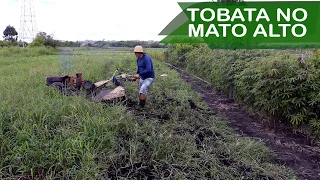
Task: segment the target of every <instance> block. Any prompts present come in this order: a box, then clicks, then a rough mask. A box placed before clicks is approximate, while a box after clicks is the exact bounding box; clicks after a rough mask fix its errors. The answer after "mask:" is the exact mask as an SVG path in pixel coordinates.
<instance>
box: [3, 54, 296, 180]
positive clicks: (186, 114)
mask: <svg viewBox="0 0 320 180" xmlns="http://www.w3.org/2000/svg"><path fill="white" fill-rule="evenodd" d="M150 54H154V53H152V52H150ZM156 54H157V53H156ZM158 54H159V57H160V56H161V55H160V54H161V52H158ZM154 67H155V68H156V72H157V75H156V76H157V77H156V81H155V84H154V85H153V86H152V89H151V90H150V91H149V95H148V97H149V101H148V102H147V105H146V109H145V110H144V111H135V110H133V108H132V105H134V104H135V103H136V101H137V82H128V83H126V84H125V87H126V91H127V96H128V99H129V101H128V103H127V104H126V105H122V104H116V105H113V106H108V105H105V104H97V103H92V102H90V101H88V99H86V98H85V97H81V96H74V97H66V96H62V95H60V94H59V93H58V92H56V91H54V90H53V89H49V88H48V87H46V85H45V77H46V76H51V75H61V74H62V73H64V74H72V75H75V73H76V72H82V73H83V78H84V79H87V80H92V81H94V82H96V81H99V80H102V79H109V78H110V77H111V76H112V74H113V72H114V70H115V69H116V68H119V69H124V70H127V69H130V70H129V71H130V72H129V73H131V74H133V73H134V72H135V71H136V64H135V57H134V55H133V53H132V52H125V51H121V52H116V51H103V52H102V51H99V52H89V51H85V50H83V51H81V52H77V54H75V55H74V56H73V54H71V53H70V52H68V53H63V52H62V53H60V55H51V54H49V55H43V54H42V55H41V54H37V55H36V54H34V56H30V57H26V56H16V57H14V56H6V57H1V61H0V76H1V78H0V83H1V84H5V86H0V91H1V92H2V93H1V94H0V116H1V117H0V119H1V121H0V147H1V150H0V169H1V170H0V177H1V179H5V178H11V179H12V178H14V179H17V178H21V177H32V176H33V177H34V178H36V177H37V178H41V179H44V178H46V179H64V178H66V179H67V178H68V179H69V178H74V179H84V178H89V179H106V178H110V179H117V178H123V179H132V178H136V179H139V178H144V177H149V179H161V178H169V179H179V178H180V179H212V178H214V179H239V178H243V179H292V178H293V177H294V174H293V173H292V171H291V170H289V169H287V168H285V167H284V166H280V165H277V164H276V163H275V162H273V155H272V153H271V151H270V150H269V149H267V148H266V147H265V146H264V145H263V144H262V143H261V142H256V141H253V140H251V139H248V138H243V137H240V136H238V135H236V134H234V133H233V132H232V130H231V129H229V128H228V127H227V124H226V122H225V121H224V120H223V119H220V118H218V117H216V116H215V115H214V112H212V111H206V110H197V109H191V108H190V106H189V101H188V100H192V101H193V102H194V103H195V104H196V105H197V106H200V107H202V108H204V109H206V106H205V105H204V103H203V102H202V101H201V98H200V97H199V96H198V95H197V94H196V93H194V92H193V91H192V90H191V87H190V86H189V85H188V84H186V83H184V82H183V81H182V80H181V79H180V77H179V75H178V74H177V73H176V72H175V71H173V70H170V69H168V68H167V67H166V66H165V65H164V64H163V63H162V62H161V61H156V60H154ZM161 74H167V75H168V76H166V77H161V76H160V75H161ZM8 82H10V83H8Z"/></svg>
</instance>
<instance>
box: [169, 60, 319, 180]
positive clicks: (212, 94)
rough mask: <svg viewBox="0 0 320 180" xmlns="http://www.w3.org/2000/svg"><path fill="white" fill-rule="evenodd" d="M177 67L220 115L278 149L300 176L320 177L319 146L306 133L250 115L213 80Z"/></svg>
mask: <svg viewBox="0 0 320 180" xmlns="http://www.w3.org/2000/svg"><path fill="white" fill-rule="evenodd" d="M170 67H174V66H172V65H170ZM174 68H175V67H174ZM175 69H176V70H177V71H178V72H179V73H180V75H181V76H182V78H183V79H184V80H185V81H186V82H188V83H189V84H191V86H192V88H193V89H194V90H195V91H196V92H198V93H199V94H200V95H202V96H203V99H204V101H205V102H206V103H207V104H208V106H209V107H210V108H212V109H213V110H214V111H215V112H216V113H217V116H219V117H223V118H226V119H227V120H228V122H229V125H230V126H231V127H232V128H233V129H235V131H236V132H237V133H239V134H241V135H244V136H248V137H251V138H253V139H257V140H262V141H263V142H264V143H265V144H266V145H267V146H268V147H269V148H270V149H271V150H272V151H273V152H274V153H275V155H276V162H278V163H280V164H282V165H285V166H287V167H290V168H292V169H294V170H295V171H296V172H297V174H298V176H299V178H300V179H310V180H313V179H320V149H319V148H317V147H312V146H310V145H309V143H308V141H307V140H306V138H305V137H304V136H302V135H297V134H294V133H293V132H291V131H289V130H284V129H280V128H277V129H271V128H270V127H266V126H265V125H263V124H262V123H261V122H259V120H258V119H257V118H255V117H253V116H250V115H249V114H248V113H247V112H246V110H245V108H244V107H243V106H241V105H239V104H237V103H235V102H234V101H233V100H232V99H228V98H226V97H225V96H224V95H223V93H221V92H217V91H216V90H215V89H214V87H213V86H211V85H210V84H208V83H206V82H204V81H201V80H199V78H196V77H194V76H192V75H189V74H188V73H186V72H184V71H182V70H181V69H179V68H175Z"/></svg>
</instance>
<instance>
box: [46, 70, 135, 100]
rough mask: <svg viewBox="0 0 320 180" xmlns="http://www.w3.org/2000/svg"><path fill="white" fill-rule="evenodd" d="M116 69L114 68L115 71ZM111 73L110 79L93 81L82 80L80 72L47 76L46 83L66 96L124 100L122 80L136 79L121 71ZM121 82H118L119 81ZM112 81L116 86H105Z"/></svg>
mask: <svg viewBox="0 0 320 180" xmlns="http://www.w3.org/2000/svg"><path fill="white" fill-rule="evenodd" d="M117 71H118V70H116V72H117ZM116 72H115V73H116ZM115 73H114V74H113V76H112V78H111V79H108V80H102V81H99V82H96V83H93V82H91V81H89V80H83V78H82V73H76V76H75V77H74V76H70V75H64V76H48V77H46V85H47V86H49V87H53V88H55V89H56V90H57V91H58V92H60V93H62V94H63V95H66V96H73V95H83V94H85V95H86V97H87V98H89V99H90V100H92V101H94V102H119V101H124V100H126V94H125V89H124V87H123V84H124V83H123V82H124V81H136V79H135V78H134V77H133V75H128V74H124V73H122V74H121V75H119V76H115ZM119 81H120V82H122V83H120V82H119ZM108 83H113V84H114V85H115V86H116V88H110V87H108V86H106V84H108Z"/></svg>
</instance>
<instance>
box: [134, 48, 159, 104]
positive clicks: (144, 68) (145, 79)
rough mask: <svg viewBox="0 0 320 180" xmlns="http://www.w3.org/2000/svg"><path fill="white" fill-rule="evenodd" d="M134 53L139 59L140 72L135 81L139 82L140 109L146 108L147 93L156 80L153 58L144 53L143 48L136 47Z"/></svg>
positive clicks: (138, 71)
mask: <svg viewBox="0 0 320 180" xmlns="http://www.w3.org/2000/svg"><path fill="white" fill-rule="evenodd" d="M134 53H135V55H136V57H137V66H138V70H137V73H136V75H135V76H134V78H135V79H140V80H139V94H140V95H139V108H143V107H144V106H145V103H146V100H147V96H146V95H147V92H148V89H149V87H150V86H151V84H152V83H153V81H154V79H155V72H154V69H153V63H152V60H151V57H150V56H148V55H146V54H145V53H144V52H143V48H142V46H136V47H135V48H134Z"/></svg>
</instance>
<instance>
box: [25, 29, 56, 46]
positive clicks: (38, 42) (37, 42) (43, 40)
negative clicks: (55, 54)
mask: <svg viewBox="0 0 320 180" xmlns="http://www.w3.org/2000/svg"><path fill="white" fill-rule="evenodd" d="M57 45H58V44H57V41H56V40H54V39H53V37H52V36H50V35H47V33H45V32H39V33H38V34H37V36H36V38H35V39H34V40H33V42H32V43H31V46H51V47H54V48H55V47H56V46H57Z"/></svg>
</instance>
